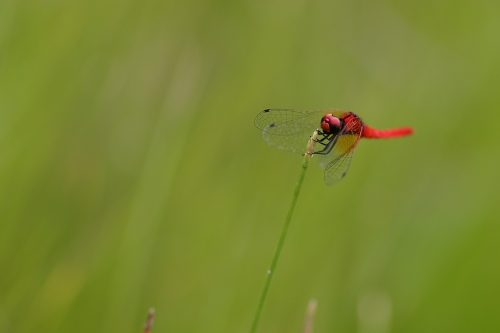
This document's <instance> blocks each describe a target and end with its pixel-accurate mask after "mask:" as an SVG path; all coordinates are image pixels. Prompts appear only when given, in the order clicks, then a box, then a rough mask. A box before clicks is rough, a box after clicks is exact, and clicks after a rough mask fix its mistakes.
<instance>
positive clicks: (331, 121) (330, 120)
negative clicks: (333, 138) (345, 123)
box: [321, 113, 340, 135]
mask: <svg viewBox="0 0 500 333" xmlns="http://www.w3.org/2000/svg"><path fill="white" fill-rule="evenodd" d="M321 128H322V129H323V132H325V133H326V134H333V135H337V134H338V132H340V119H339V118H337V117H335V116H334V115H332V114H331V113H329V114H326V115H324V116H323V118H321Z"/></svg>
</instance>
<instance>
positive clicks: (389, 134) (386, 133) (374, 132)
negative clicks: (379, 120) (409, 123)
mask: <svg viewBox="0 0 500 333" xmlns="http://www.w3.org/2000/svg"><path fill="white" fill-rule="evenodd" d="M412 133H413V128H411V127H397V128H391V129H385V130H378V129H376V128H373V127H370V126H368V125H364V126H363V133H361V137H363V138H368V139H381V138H393V137H397V136H405V135H410V134H412Z"/></svg>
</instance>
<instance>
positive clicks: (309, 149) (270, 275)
mask: <svg viewBox="0 0 500 333" xmlns="http://www.w3.org/2000/svg"><path fill="white" fill-rule="evenodd" d="M316 136H317V131H315V132H314V134H313V136H312V137H311V139H310V140H309V143H308V145H307V150H306V153H305V154H304V159H303V160H302V169H301V171H300V175H299V180H298V181H297V184H296V185H295V190H294V192H293V198H292V202H291V204H290V208H289V209H288V214H287V215H286V218H285V223H284V224H283V228H282V229H281V234H280V238H279V240H278V245H277V246H276V250H275V251H274V255H273V260H272V261H271V266H270V267H269V269H268V270H267V276H266V282H265V284H264V289H262V294H261V296H260V300H259V304H258V306H257V311H256V312H255V317H254V319H253V323H252V327H251V328H250V333H255V332H256V331H257V326H258V324H259V320H260V316H261V314H262V309H263V308H264V303H265V302H266V298H267V294H268V292H269V287H270V286H271V281H272V279H273V276H274V271H275V270H276V265H277V264H278V259H279V257H280V254H281V249H282V248H283V244H284V243H285V238H286V234H287V232H288V227H289V226H290V221H291V220H292V215H293V211H294V209H295V204H296V203H297V199H298V197H299V194H300V189H301V188H302V183H303V182H304V177H305V175H306V170H307V167H308V166H309V160H310V159H311V156H312V152H313V151H314V150H313V148H314V143H315V140H316Z"/></svg>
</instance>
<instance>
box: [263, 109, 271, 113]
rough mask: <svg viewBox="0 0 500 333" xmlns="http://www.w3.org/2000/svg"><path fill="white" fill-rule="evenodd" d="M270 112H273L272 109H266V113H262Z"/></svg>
mask: <svg viewBox="0 0 500 333" xmlns="http://www.w3.org/2000/svg"><path fill="white" fill-rule="evenodd" d="M269 111H271V109H265V110H264V111H262V112H269Z"/></svg>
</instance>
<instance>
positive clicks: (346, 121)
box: [255, 109, 413, 185]
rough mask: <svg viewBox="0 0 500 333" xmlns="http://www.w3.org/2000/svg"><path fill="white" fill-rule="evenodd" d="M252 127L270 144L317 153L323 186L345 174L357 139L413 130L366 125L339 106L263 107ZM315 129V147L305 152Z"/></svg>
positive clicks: (330, 183)
mask: <svg viewBox="0 0 500 333" xmlns="http://www.w3.org/2000/svg"><path fill="white" fill-rule="evenodd" d="M255 126H256V127H257V128H258V129H260V130H262V138H263V139H264V141H266V142H267V143H268V144H269V145H271V146H275V147H278V148H280V149H283V150H287V151H291V152H293V153H299V154H302V155H305V154H306V153H308V154H311V155H313V156H314V155H317V156H319V165H320V166H321V167H324V168H325V173H324V179H325V183H326V185H333V184H335V183H337V182H338V181H340V180H341V179H342V178H344V177H345V175H346V174H347V171H348V170H349V166H350V165H351V160H352V156H353V154H354V149H355V148H356V146H357V144H358V142H359V139H361V138H367V139H381V138H394V137H400V136H406V135H410V134H412V133H413V128H411V127H407V126H405V127H397V128H391V129H384V130H380V129H376V128H374V127H371V126H368V125H366V124H365V123H364V122H363V121H362V120H361V118H360V117H359V116H358V115H356V114H355V113H353V112H350V111H345V110H340V109H316V110H294V109H266V110H264V111H262V112H260V113H259V114H258V115H257V117H255ZM315 131H317V135H315V139H314V141H315V145H314V147H315V148H314V150H313V151H312V152H306V144H307V142H308V140H310V139H311V138H312V136H311V135H312V134H313V133H315Z"/></svg>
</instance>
